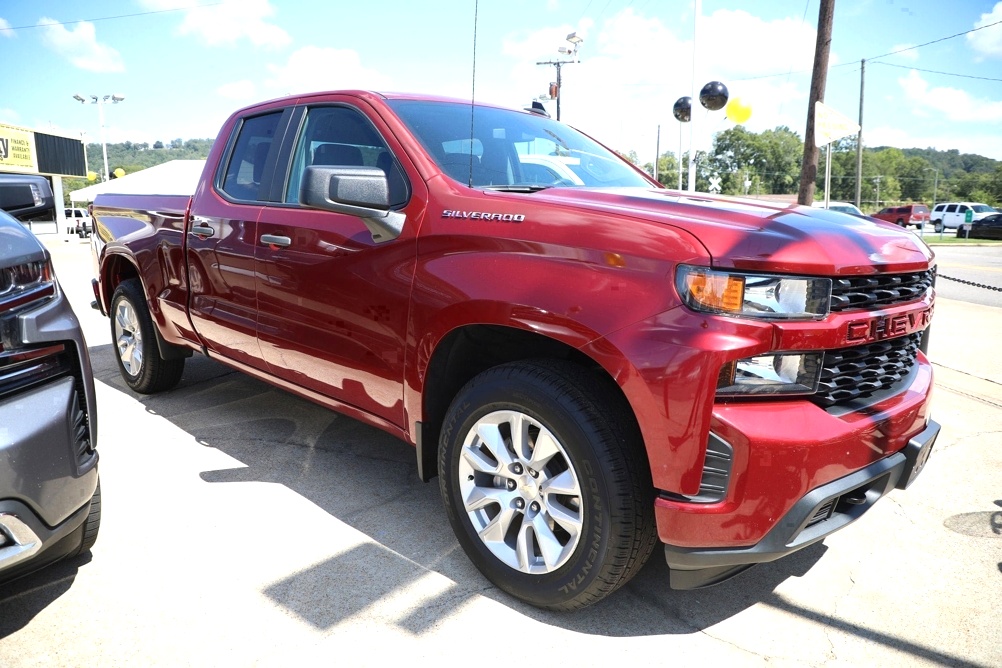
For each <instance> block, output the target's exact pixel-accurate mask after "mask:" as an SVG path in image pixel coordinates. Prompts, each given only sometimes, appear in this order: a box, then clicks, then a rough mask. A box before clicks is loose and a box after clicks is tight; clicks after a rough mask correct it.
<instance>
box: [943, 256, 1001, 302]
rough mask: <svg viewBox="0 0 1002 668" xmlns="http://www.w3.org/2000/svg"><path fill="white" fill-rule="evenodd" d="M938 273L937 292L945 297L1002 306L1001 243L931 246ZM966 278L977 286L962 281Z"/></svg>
mask: <svg viewBox="0 0 1002 668" xmlns="http://www.w3.org/2000/svg"><path fill="white" fill-rule="evenodd" d="M933 250H934V251H935V252H936V260H937V262H938V270H939V277H938V279H937V281H936V292H937V294H938V295H939V296H940V297H943V298H945V299H957V300H961V301H965V302H970V303H972V304H981V305H983V306H994V307H996V308H1002V245H994V246H934V247H933ZM955 279H960V281H969V282H971V283H977V284H979V285H980V286H988V287H978V286H971V285H966V284H964V283H961V282H960V281H958V280H955Z"/></svg>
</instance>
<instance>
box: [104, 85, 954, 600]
mask: <svg viewBox="0 0 1002 668" xmlns="http://www.w3.org/2000/svg"><path fill="white" fill-rule="evenodd" d="M94 218H95V228H96V237H97V240H96V243H95V249H96V251H97V264H98V276H97V279H96V280H95V281H94V292H95V295H96V297H97V303H96V305H97V307H98V308H100V310H101V311H102V312H103V313H105V314H109V315H110V318H111V329H112V334H113V337H114V341H115V348H116V351H117V358H118V362H119V365H120V368H121V372H122V375H123V377H124V378H125V380H126V382H127V383H128V384H129V386H130V387H132V388H133V389H134V390H136V391H137V392H157V391H163V390H167V389H169V388H171V387H173V386H174V385H175V384H176V383H177V382H178V381H179V380H180V378H181V375H182V371H183V366H184V361H185V358H186V357H187V356H189V355H191V354H192V351H197V352H200V353H202V354H204V355H208V356H210V357H212V358H214V359H218V360H219V361H221V362H223V363H225V364H227V365H230V366H231V367H233V368H236V369H239V370H241V371H244V372H246V373H248V374H250V375H253V376H255V377H257V378H261V379H264V380H266V381H268V382H270V383H273V384H274V385H276V386H278V387H281V388H284V389H286V390H288V391H290V392H293V393H295V394H297V395H300V396H303V397H306V398H308V399H311V400H313V401H315V402H317V403H319V404H322V405H324V406H327V407H329V408H332V409H334V410H337V411H340V412H343V413H346V414H348V415H350V416H353V417H355V418H357V419H359V420H362V421H364V422H366V423H368V424H372V425H375V426H377V427H380V428H382V429H384V430H386V431H388V432H390V433H392V434H394V435H396V436H398V437H399V438H401V439H403V440H404V441H406V442H408V443H410V444H411V445H413V446H415V448H416V453H417V472H418V475H419V476H420V477H421V478H423V479H425V480H429V479H431V478H433V477H435V476H438V477H439V481H440V488H441V494H442V499H443V502H444V504H445V508H446V514H447V515H448V517H449V520H450V522H451V524H452V527H453V530H454V531H455V534H456V536H457V538H458V540H459V543H460V544H461V545H462V547H463V549H464V550H465V551H466V552H467V554H468V555H469V557H470V559H472V561H473V562H474V563H475V564H476V565H477V567H478V568H479V569H480V570H481V571H482V572H483V573H484V575H485V576H486V577H487V578H489V579H490V580H491V581H492V582H494V583H495V584H496V585H497V586H498V587H500V588H501V589H503V590H504V591H506V592H508V593H510V594H512V595H513V596H516V597H518V598H520V599H522V600H524V601H527V602H529V603H531V604H533V605H537V606H541V607H545V608H552V609H572V608H578V607H582V606H585V605H588V604H590V603H593V602H595V601H597V600H599V599H601V598H602V597H604V596H606V595H608V594H610V593H611V592H613V591H615V590H616V589H617V588H618V587H620V586H621V585H623V584H624V583H625V582H627V581H628V580H629V578H630V577H632V576H633V575H634V574H635V573H637V571H639V569H640V568H641V566H642V565H643V564H644V562H645V560H646V559H647V558H648V557H649V556H650V553H651V552H652V550H653V547H654V545H655V544H656V543H657V542H658V541H660V543H661V544H662V546H663V549H664V552H665V557H666V559H667V562H668V564H669V566H670V573H671V575H670V584H671V586H672V587H673V588H693V587H699V586H704V585H708V584H713V583H716V582H720V581H722V580H725V579H727V578H729V577H731V576H733V575H735V574H736V573H738V572H740V571H742V570H744V569H746V568H748V567H749V566H750V565H751V564H754V563H758V562H764V561H771V560H774V559H777V558H780V557H782V556H784V555H786V554H789V553H791V552H793V551H795V550H798V549H800V548H803V547H804V546H806V545H810V544H812V543H815V542H817V541H819V540H822V539H823V538H824V537H825V536H827V535H828V534H830V533H832V532H833V531H835V530H837V529H840V528H842V527H844V526H845V525H847V524H848V523H850V522H852V521H853V520H855V519H857V518H858V517H859V516H860V515H861V514H862V513H864V512H865V511H866V510H867V509H869V508H870V507H871V506H872V505H873V504H874V503H875V502H876V501H877V500H878V499H879V498H880V497H881V496H883V495H884V494H886V493H888V492H889V491H891V490H892V489H895V488H899V489H901V488H904V487H906V486H907V485H908V484H910V483H911V481H912V480H914V478H915V476H916V475H917V474H918V473H919V472H920V471H921V470H922V467H923V465H924V464H925V461H926V458H927V457H928V454H929V451H930V449H931V448H932V445H933V443H934V441H935V438H936V435H937V433H938V431H939V426H938V425H937V424H936V423H935V422H933V421H932V420H931V419H930V403H929V399H930V393H931V390H932V367H931V365H930V364H929V361H928V360H927V359H926V356H925V354H924V350H925V343H926V340H927V333H928V328H929V323H930V318H931V315H932V312H933V303H934V295H935V291H934V285H933V284H934V279H935V265H934V262H933V256H932V253H931V251H930V250H929V248H928V247H927V246H925V245H924V244H923V243H922V241H921V240H920V239H918V238H916V237H915V236H914V235H911V234H907V233H905V232H904V231H902V230H900V229H898V228H896V227H895V226H893V225H887V224H884V223H879V222H875V221H873V220H867V219H861V218H857V217H852V216H845V215H842V214H838V213H835V212H829V211H823V210H812V209H810V208H805V207H796V206H793V207H786V208H783V207H778V206H771V205H767V204H762V203H757V202H750V201H741V200H729V199H725V198H719V197H710V196H704V195H694V194H686V193H680V192H674V191H670V190H665V189H664V188H662V187H661V186H660V185H659V184H658V183H656V182H654V181H653V180H651V179H650V178H649V177H648V176H647V175H646V174H644V173H643V172H641V171H640V170H638V169H636V168H635V167H634V166H633V165H631V164H629V163H628V162H626V161H624V160H622V159H620V158H619V157H618V156H617V155H615V154H614V153H613V152H612V151H610V150H608V149H606V148H604V147H603V146H601V145H600V144H598V143H597V142H595V141H594V140H592V139H590V138H589V137H587V136H585V135H583V134H582V133H580V132H578V131H576V130H574V129H572V128H570V127H568V126H566V125H562V124H560V123H558V122H555V121H553V120H550V119H549V118H547V117H545V116H544V115H540V114H539V113H534V112H532V111H516V110H507V109H503V108H498V107H494V106H489V105H482V104H471V103H469V102H462V101H455V100H447V99H440V98H430V97H422V96H414V95H382V94H376V93H369V92H360V91H344V92H329V93H317V94H311V95H304V96H299V97H290V98H286V99H280V100H274V101H270V102H265V103H263V104H258V105H255V106H252V107H248V108H246V109H243V110H241V111H238V112H237V113H235V114H234V115H233V116H232V117H231V118H230V119H229V120H228V121H227V122H226V124H225V125H224V126H223V128H222V131H221V133H220V135H219V138H218V139H217V141H216V143H215V144H214V146H213V149H212V152H211V155H210V156H209V158H208V161H207V162H206V165H205V170H204V173H203V176H202V179H201V181H200V183H199V185H198V187H197V189H196V191H195V193H194V194H193V195H192V196H191V197H188V196H183V197H181V196H165V195H149V196H134V195H132V196H130V195H103V196H101V197H99V198H98V199H97V201H96V202H95V205H94Z"/></svg>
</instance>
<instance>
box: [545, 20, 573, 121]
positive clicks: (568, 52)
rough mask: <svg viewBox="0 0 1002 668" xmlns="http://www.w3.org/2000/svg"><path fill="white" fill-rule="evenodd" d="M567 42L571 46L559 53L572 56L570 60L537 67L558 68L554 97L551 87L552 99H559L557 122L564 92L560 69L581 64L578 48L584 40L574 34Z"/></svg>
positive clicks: (548, 61)
mask: <svg viewBox="0 0 1002 668" xmlns="http://www.w3.org/2000/svg"><path fill="white" fill-rule="evenodd" d="M567 41H568V42H570V44H571V46H569V47H567V46H562V47H560V48H559V49H557V51H559V52H560V53H562V54H564V55H567V56H570V60H544V61H542V62H539V63H536V64H537V65H553V66H554V67H555V68H557V86H556V88H557V90H556V95H554V94H553V93H554V91H553V87H552V85H551V87H550V97H555V98H556V99H557V120H558V121H559V120H560V92H561V91H562V90H563V83H564V82H563V81H562V80H561V78H560V68H561V67H563V66H564V65H570V64H572V63H577V62H580V61H578V48H579V47H580V46H581V42H583V41H584V40H583V39H581V38H580V37H578V34H577V33H576V32H572V33H571V34H570V35H568V36H567Z"/></svg>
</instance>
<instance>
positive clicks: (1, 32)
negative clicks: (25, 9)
mask: <svg viewBox="0 0 1002 668" xmlns="http://www.w3.org/2000/svg"><path fill="white" fill-rule="evenodd" d="M0 37H10V38H14V37H17V34H16V33H15V32H14V31H13V30H11V29H10V22H8V21H7V19H3V18H0Z"/></svg>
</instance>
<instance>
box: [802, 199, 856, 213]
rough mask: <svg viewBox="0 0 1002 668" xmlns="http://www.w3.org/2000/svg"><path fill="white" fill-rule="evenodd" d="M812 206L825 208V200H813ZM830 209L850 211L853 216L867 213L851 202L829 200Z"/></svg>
mask: <svg viewBox="0 0 1002 668" xmlns="http://www.w3.org/2000/svg"><path fill="white" fill-rule="evenodd" d="M811 206H812V207H813V208H815V209H824V208H825V201H824V200H820V201H817V202H813V203H812V204H811ZM828 210H829V211H838V212H839V213H848V214H850V215H852V216H862V215H865V214H864V213H863V212H862V211H860V210H859V209H858V208H856V205H855V204H850V203H849V202H835V201H829V202H828Z"/></svg>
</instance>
